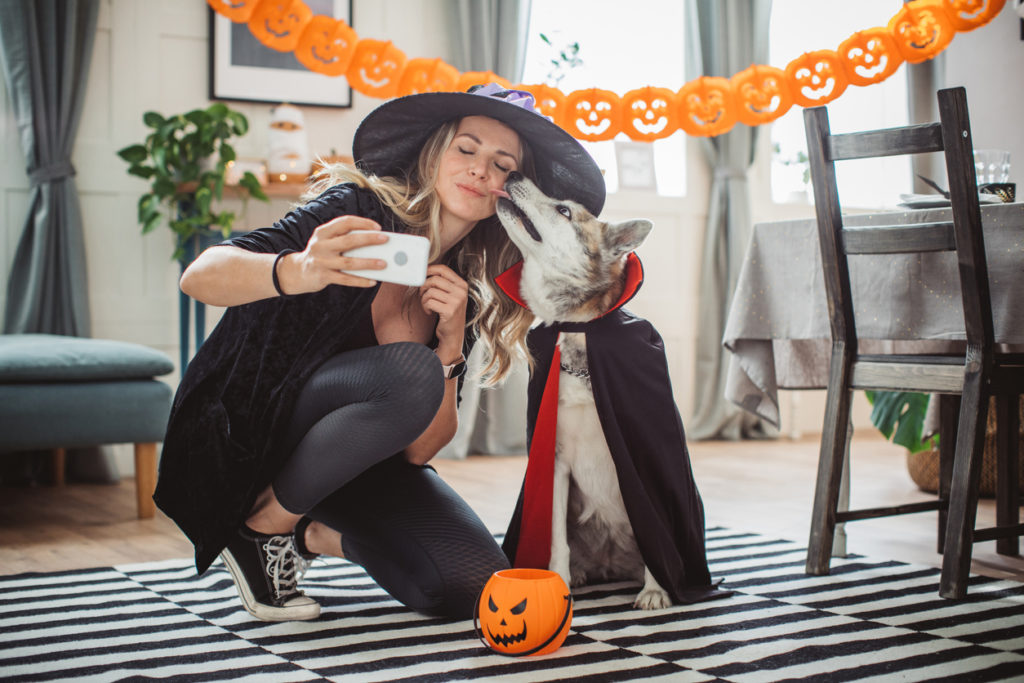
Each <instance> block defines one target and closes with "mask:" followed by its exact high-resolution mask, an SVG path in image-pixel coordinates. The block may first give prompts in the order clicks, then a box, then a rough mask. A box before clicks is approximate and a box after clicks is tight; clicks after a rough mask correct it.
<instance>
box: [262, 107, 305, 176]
mask: <svg viewBox="0 0 1024 683" xmlns="http://www.w3.org/2000/svg"><path fill="white" fill-rule="evenodd" d="M268 142H269V146H270V153H269V155H268V157H267V170H268V171H269V172H270V180H271V182H285V181H287V182H299V181H303V180H305V179H306V177H307V176H308V175H309V171H310V168H311V167H312V165H313V163H312V159H311V158H310V155H309V140H308V139H307V137H306V125H305V121H304V119H303V117H302V111H301V110H300V109H299V108H298V107H294V106H292V105H290V104H279V105H278V106H276V107H274V108H273V109H272V110H271V114H270V131H269V133H268Z"/></svg>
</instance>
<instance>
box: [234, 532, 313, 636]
mask: <svg viewBox="0 0 1024 683" xmlns="http://www.w3.org/2000/svg"><path fill="white" fill-rule="evenodd" d="M220 557H221V559H222V560H224V566H226V567H227V568H228V573H230V574H231V579H232V580H233V581H234V582H235V588H236V589H238V597H240V598H241V599H242V607H244V608H245V611H246V612H248V613H249V614H251V615H252V616H254V617H256V618H257V619H259V620H260V621H309V620H310V619H316V618H317V617H319V616H320V605H319V604H318V603H317V602H315V601H313V600H312V599H310V603H309V604H308V605H293V606H291V607H274V606H272V605H264V604H263V603H262V602H257V601H256V598H255V596H253V594H252V590H250V588H249V582H248V581H246V580H245V574H244V573H242V568H241V567H240V566H239V564H238V563H237V562H236V561H235V558H234V556H233V555H232V554H231V551H230V550H228V549H226V548H225V549H224V551H223V552H222V553H221V554H220Z"/></svg>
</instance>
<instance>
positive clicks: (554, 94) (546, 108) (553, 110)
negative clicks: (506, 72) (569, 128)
mask: <svg viewBox="0 0 1024 683" xmlns="http://www.w3.org/2000/svg"><path fill="white" fill-rule="evenodd" d="M515 89H516V90H525V91H526V92H528V93H530V94H531V95H533V99H534V106H536V107H537V110H538V111H539V112H540V113H541V114H543V115H544V116H547V117H548V118H549V119H551V120H553V121H558V120H559V119H560V118H561V115H562V112H563V111H564V110H565V94H564V93H563V92H562V91H561V90H559V89H558V88H552V87H551V86H550V85H544V84H540V85H517V86H516V87H515Z"/></svg>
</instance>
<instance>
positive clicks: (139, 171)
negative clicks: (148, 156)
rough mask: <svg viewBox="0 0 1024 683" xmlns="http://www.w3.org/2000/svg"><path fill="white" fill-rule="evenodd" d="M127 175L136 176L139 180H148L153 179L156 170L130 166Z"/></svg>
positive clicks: (148, 167) (149, 167)
mask: <svg viewBox="0 0 1024 683" xmlns="http://www.w3.org/2000/svg"><path fill="white" fill-rule="evenodd" d="M128 173H129V174H130V175H137V176H139V177H140V178H146V179H147V180H148V179H149V178H152V177H153V174H155V173H156V169H155V168H153V167H152V166H132V167H131V168H129V169H128Z"/></svg>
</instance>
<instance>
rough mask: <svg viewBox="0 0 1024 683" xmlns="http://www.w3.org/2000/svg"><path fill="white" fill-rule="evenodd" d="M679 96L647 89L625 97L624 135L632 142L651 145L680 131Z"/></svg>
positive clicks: (663, 90)
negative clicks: (637, 141)
mask: <svg viewBox="0 0 1024 683" xmlns="http://www.w3.org/2000/svg"><path fill="white" fill-rule="evenodd" d="M678 116H679V113H678V107H677V106H676V94H675V93H674V92H672V91H671V90H669V89H668V88H654V87H651V86H647V87H645V88H637V89H636V90H630V91H629V92H627V93H626V94H625V95H623V96H622V124H621V125H622V131H623V132H624V133H625V134H626V135H628V136H629V137H630V138H632V139H633V140H640V141H641V142H651V141H654V140H658V139H660V138H665V137H668V136H669V135H672V133H674V132H676V130H678V128H679V124H678V122H677V117H678Z"/></svg>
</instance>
